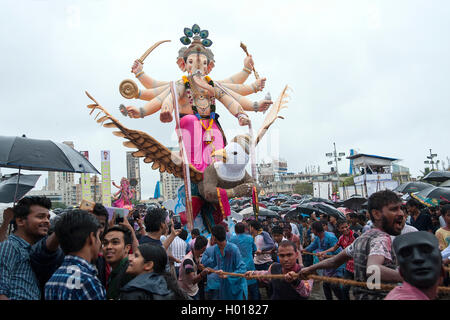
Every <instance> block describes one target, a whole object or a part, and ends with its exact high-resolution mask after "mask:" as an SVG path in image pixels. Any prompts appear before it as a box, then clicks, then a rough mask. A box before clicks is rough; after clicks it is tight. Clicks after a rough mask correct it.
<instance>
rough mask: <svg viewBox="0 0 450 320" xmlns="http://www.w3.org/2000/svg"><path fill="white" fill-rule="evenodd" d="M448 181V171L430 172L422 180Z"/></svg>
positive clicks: (449, 176) (449, 172)
mask: <svg viewBox="0 0 450 320" xmlns="http://www.w3.org/2000/svg"><path fill="white" fill-rule="evenodd" d="M448 179H450V171H431V172H430V173H428V174H427V175H426V176H425V177H423V178H422V180H425V181H438V182H444V181H447V180H448Z"/></svg>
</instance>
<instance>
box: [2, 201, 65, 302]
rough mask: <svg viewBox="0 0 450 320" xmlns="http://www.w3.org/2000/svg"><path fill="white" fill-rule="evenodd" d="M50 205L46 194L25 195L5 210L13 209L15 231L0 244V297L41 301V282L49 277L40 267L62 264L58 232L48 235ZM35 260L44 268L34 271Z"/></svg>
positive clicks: (49, 268) (46, 267)
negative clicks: (37, 195) (44, 195)
mask: <svg viewBox="0 0 450 320" xmlns="http://www.w3.org/2000/svg"><path fill="white" fill-rule="evenodd" d="M51 205H52V204H51V201H50V200H49V199H48V198H45V197H25V198H23V199H21V200H20V201H19V202H18V203H17V205H16V206H15V207H14V209H10V208H8V209H6V210H12V211H13V214H14V218H13V219H14V227H15V230H14V233H13V234H12V235H10V236H9V237H8V239H7V240H6V241H3V242H1V243H0V300H39V299H40V298H41V288H40V284H43V282H44V281H46V280H47V279H48V277H47V278H45V277H46V275H45V274H44V273H45V272H42V273H41V272H39V270H40V271H42V270H44V269H45V270H52V268H54V267H55V266H57V265H58V261H59V263H61V260H62V255H63V254H62V252H61V250H58V242H57V239H56V237H55V235H51V236H50V237H47V233H48V230H49V228H50V214H49V210H50V208H51ZM33 262H35V263H37V264H39V265H40V266H45V268H41V269H39V268H38V271H37V270H34V269H33V267H34V265H33ZM53 270H54V269H53ZM35 272H37V273H38V274H36V273H35Z"/></svg>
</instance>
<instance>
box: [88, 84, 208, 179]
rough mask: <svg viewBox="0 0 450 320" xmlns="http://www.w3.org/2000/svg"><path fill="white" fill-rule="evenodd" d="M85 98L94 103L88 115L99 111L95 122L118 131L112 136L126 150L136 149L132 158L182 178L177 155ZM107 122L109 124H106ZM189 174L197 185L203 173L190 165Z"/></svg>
mask: <svg viewBox="0 0 450 320" xmlns="http://www.w3.org/2000/svg"><path fill="white" fill-rule="evenodd" d="M86 94H87V96H88V97H89V98H90V99H91V100H92V101H94V102H95V104H90V105H88V106H87V107H88V108H89V109H92V110H91V112H90V114H92V113H93V112H94V111H95V110H99V112H98V113H97V115H96V116H95V119H97V117H98V116H99V115H101V114H103V116H101V117H100V118H99V119H98V120H97V122H98V123H101V124H102V125H103V126H104V127H106V128H117V129H119V130H120V131H113V134H114V135H116V136H118V137H122V138H125V139H127V140H128V141H125V142H123V145H124V146H125V147H128V148H135V149H138V150H137V151H135V152H133V157H140V158H144V162H145V163H152V162H153V165H152V169H154V170H155V169H159V172H167V173H171V174H173V175H174V176H175V177H178V178H183V167H182V160H181V157H180V156H179V154H177V153H176V152H172V151H170V150H169V149H168V148H166V147H165V146H164V145H162V144H161V143H160V142H159V141H158V140H156V139H155V138H153V137H152V136H150V135H148V134H147V133H145V132H143V131H138V130H133V129H128V128H126V127H124V126H123V125H122V124H121V123H120V122H119V121H118V120H117V119H116V118H114V117H113V116H112V115H111V114H109V112H108V111H106V110H105V108H103V107H102V106H101V105H99V104H98V102H97V101H96V100H95V99H94V98H93V97H92V96H91V95H90V94H89V93H88V92H86ZM107 120H109V121H110V122H106V123H105V121H107ZM189 168H190V170H189V172H190V178H191V181H192V182H194V183H199V182H200V181H202V179H203V173H202V172H201V171H198V170H197V169H196V168H195V167H194V166H192V165H191V164H190V165H189Z"/></svg>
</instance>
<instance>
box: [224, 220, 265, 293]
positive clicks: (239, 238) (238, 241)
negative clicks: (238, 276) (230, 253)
mask: <svg viewBox="0 0 450 320" xmlns="http://www.w3.org/2000/svg"><path fill="white" fill-rule="evenodd" d="M234 231H235V232H236V235H235V236H232V237H231V239H230V242H231V243H234V244H235V245H237V246H238V248H239V251H240V252H241V256H242V260H244V262H245V265H246V266H247V271H253V270H255V263H254V262H253V254H254V253H255V252H256V245H255V241H254V240H253V237H252V236H251V235H249V234H246V233H245V225H244V224H243V223H242V222H239V223H237V224H236V225H235V226H234ZM247 286H248V295H249V300H260V294H259V285H258V281H257V280H256V279H251V280H247Z"/></svg>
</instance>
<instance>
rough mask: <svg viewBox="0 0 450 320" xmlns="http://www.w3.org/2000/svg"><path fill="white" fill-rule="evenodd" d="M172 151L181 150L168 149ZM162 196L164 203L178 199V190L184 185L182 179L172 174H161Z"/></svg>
mask: <svg viewBox="0 0 450 320" xmlns="http://www.w3.org/2000/svg"><path fill="white" fill-rule="evenodd" d="M168 149H169V150H170V151H178V150H180V149H179V148H168ZM159 180H160V188H161V196H162V198H163V200H164V201H166V200H170V199H176V197H177V190H178V188H179V187H180V186H181V185H182V184H184V180H183V179H182V178H177V177H175V176H174V175H173V174H171V173H167V172H162V173H160V174H159Z"/></svg>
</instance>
